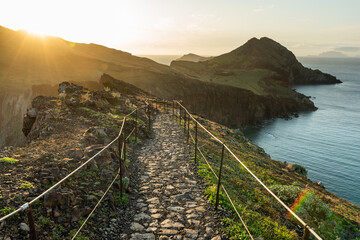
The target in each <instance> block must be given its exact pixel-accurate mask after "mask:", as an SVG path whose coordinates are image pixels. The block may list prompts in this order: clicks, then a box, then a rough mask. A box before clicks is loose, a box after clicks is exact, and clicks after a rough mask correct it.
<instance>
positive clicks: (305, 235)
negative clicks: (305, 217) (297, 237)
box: [302, 225, 310, 240]
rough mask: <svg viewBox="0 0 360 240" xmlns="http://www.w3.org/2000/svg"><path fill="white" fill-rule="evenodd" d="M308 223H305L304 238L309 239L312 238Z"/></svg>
mask: <svg viewBox="0 0 360 240" xmlns="http://www.w3.org/2000/svg"><path fill="white" fill-rule="evenodd" d="M308 227H309V226H308V225H305V227H304V233H303V238H302V240H309V239H310V231H309V229H308Z"/></svg>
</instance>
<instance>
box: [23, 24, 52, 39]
mask: <svg viewBox="0 0 360 240" xmlns="http://www.w3.org/2000/svg"><path fill="white" fill-rule="evenodd" d="M24 30H25V31H26V32H27V33H28V34H31V35H35V36H38V37H46V36H47V35H48V34H47V32H48V31H47V29H45V28H43V27H41V26H31V27H26V28H25V29H24Z"/></svg>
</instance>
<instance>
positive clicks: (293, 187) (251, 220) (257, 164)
mask: <svg viewBox="0 0 360 240" xmlns="http://www.w3.org/2000/svg"><path fill="white" fill-rule="evenodd" d="M204 124H205V127H206V128H207V129H210V130H211V132H213V133H214V134H215V135H216V136H217V137H218V138H220V139H221V140H222V141H223V142H225V143H226V144H227V145H228V146H229V147H230V149H232V151H233V152H234V154H235V155H236V156H238V157H239V159H240V160H241V161H242V162H243V163H244V164H245V165H246V166H247V167H248V168H249V169H251V171H252V172H254V173H255V175H256V176H257V177H258V178H260V179H261V180H262V182H264V183H265V184H266V185H267V186H269V187H270V188H271V189H272V190H273V191H274V192H275V193H276V194H277V195H278V196H279V197H280V198H281V199H282V200H283V201H284V202H285V203H286V204H287V205H288V206H289V207H290V206H291V205H292V204H293V203H294V202H295V200H296V199H297V197H298V196H300V195H301V193H302V192H303V191H305V190H306V189H307V187H306V182H305V183H304V182H303V179H304V175H305V174H306V169H304V168H301V167H299V171H298V172H292V173H289V174H283V173H280V172H281V171H283V170H282V168H281V167H280V166H282V165H281V164H282V163H278V162H276V161H274V160H271V159H270V158H268V157H267V156H266V154H265V153H264V152H263V151H261V149H259V148H257V147H256V146H255V145H253V144H251V143H250V142H248V141H247V140H246V139H245V138H243V137H242V134H241V133H239V131H238V130H237V131H232V130H230V129H227V128H225V127H223V126H221V125H217V124H215V123H211V122H206V121H204ZM192 127H193V126H192ZM191 132H192V133H194V131H193V129H192V130H191ZM198 140H199V146H200V149H201V151H202V152H203V154H204V155H205V157H206V158H207V160H208V161H209V163H210V165H211V167H212V168H213V169H214V171H215V172H216V173H217V174H218V172H219V168H220V155H221V145H220V144H218V143H217V142H216V141H215V140H212V139H210V138H209V137H208V135H207V134H205V133H204V132H202V131H201V130H200V131H198ZM198 161H199V166H198V173H199V175H201V176H202V177H203V178H204V179H205V182H206V184H207V185H208V188H207V190H206V191H205V194H206V195H207V196H208V197H209V199H210V202H212V203H214V202H215V194H216V183H217V179H216V178H215V177H214V176H213V174H212V172H210V169H209V167H208V166H207V165H206V164H205V162H204V161H203V160H202V158H201V156H200V154H198ZM222 173H223V174H222V184H223V185H224V186H225V188H226V189H227V191H228V193H229V195H230V196H231V199H232V200H233V201H234V204H235V207H236V209H237V210H238V212H239V213H240V215H241V216H242V217H243V219H244V221H245V222H246V224H247V226H248V228H249V230H250V232H251V233H252V234H253V236H254V237H262V238H263V239H286V240H287V239H298V238H299V236H301V235H302V232H301V231H298V228H297V226H298V225H299V223H298V222H297V221H296V220H295V219H293V218H291V217H289V216H287V211H286V209H284V208H283V207H282V206H281V205H280V204H279V203H278V202H277V201H276V200H275V199H274V198H273V197H272V196H270V195H269V194H268V193H267V192H266V191H265V190H264V188H263V187H262V186H261V185H259V183H258V182H256V181H255V180H254V178H253V177H252V176H251V175H250V174H249V173H248V172H247V171H246V170H245V169H244V168H243V167H242V166H241V165H240V164H239V163H238V162H237V161H236V160H235V159H234V158H232V157H231V156H230V155H229V154H228V153H226V152H225V155H224V165H223V170H222ZM296 179H298V180H299V181H300V182H296ZM319 196H321V194H320V193H318V192H316V191H315V189H313V188H310V190H309V191H308V193H307V198H306V199H305V200H303V202H302V204H301V206H299V207H298V208H297V209H296V210H295V212H296V213H297V214H298V215H299V216H300V217H301V218H302V219H303V220H305V222H306V223H308V224H309V225H310V226H311V227H312V228H314V230H315V231H316V232H317V233H318V234H320V235H321V236H322V237H323V238H324V239H334V240H335V239H354V236H355V233H356V232H358V231H360V228H359V226H358V225H356V224H353V223H351V221H349V220H347V219H346V218H344V217H343V216H341V215H339V214H336V213H335V212H334V211H332V210H331V209H330V207H329V206H328V205H327V204H326V203H325V202H324V201H323V200H321V199H320V197H319ZM219 202H220V205H222V206H223V207H225V208H226V209H228V210H229V211H230V212H233V213H234V210H233V209H232V207H231V206H230V202H229V200H228V199H227V197H226V196H225V195H224V193H223V192H222V191H220V199H219ZM233 216H234V218H233V219H225V220H224V223H225V229H224V231H225V232H226V233H228V234H229V235H230V236H231V238H232V239H248V236H247V232H246V231H245V228H244V227H243V226H242V224H241V222H240V221H239V220H238V219H237V217H236V214H233Z"/></svg>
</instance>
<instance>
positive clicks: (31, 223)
mask: <svg viewBox="0 0 360 240" xmlns="http://www.w3.org/2000/svg"><path fill="white" fill-rule="evenodd" d="M27 217H28V221H29V228H30V239H31V240H36V239H37V236H36V229H35V223H34V218H33V215H32V208H31V205H29V206H28V208H27Z"/></svg>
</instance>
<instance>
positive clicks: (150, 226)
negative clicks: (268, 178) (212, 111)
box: [108, 114, 221, 240]
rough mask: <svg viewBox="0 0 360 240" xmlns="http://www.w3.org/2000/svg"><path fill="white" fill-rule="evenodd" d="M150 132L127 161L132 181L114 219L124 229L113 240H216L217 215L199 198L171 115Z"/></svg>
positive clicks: (180, 133)
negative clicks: (124, 205)
mask: <svg viewBox="0 0 360 240" xmlns="http://www.w3.org/2000/svg"><path fill="white" fill-rule="evenodd" d="M153 132H154V133H153V136H152V138H151V139H149V140H147V141H146V142H145V143H144V145H143V146H142V147H141V148H140V149H139V150H137V156H136V157H135V158H136V159H135V160H133V161H134V162H135V166H132V168H133V169H132V171H133V172H134V170H135V173H134V178H138V179H137V182H136V186H134V189H132V193H131V196H132V197H131V200H130V202H131V203H130V204H129V206H128V208H127V209H124V210H123V212H122V213H120V215H121V214H122V217H123V220H121V219H119V221H124V220H125V221H126V222H127V223H126V224H123V225H122V226H121V228H122V232H121V233H120V232H118V233H116V235H117V236H114V235H113V237H114V239H115V238H116V239H131V240H137V239H162V240H165V239H184V240H185V239H210V240H211V239H212V240H215V239H216V240H218V239H219V240H220V239H221V237H220V235H221V234H220V228H221V223H220V215H219V213H217V212H215V211H214V209H213V208H214V207H213V206H211V205H210V204H209V203H208V200H207V199H206V197H205V196H204V195H203V191H204V188H203V184H202V183H201V179H200V178H199V176H198V175H197V173H196V167H195V165H194V163H193V162H191V161H190V155H189V146H188V145H187V144H186V143H184V141H185V139H186V138H185V135H184V132H183V129H181V127H180V126H179V125H178V124H177V123H176V122H175V121H174V120H173V119H172V116H171V115H167V114H161V115H157V116H156V118H155V121H154V123H153ZM134 168H135V169H134ZM131 181H133V180H131ZM108 239H110V238H108Z"/></svg>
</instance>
